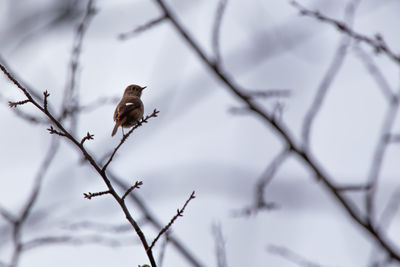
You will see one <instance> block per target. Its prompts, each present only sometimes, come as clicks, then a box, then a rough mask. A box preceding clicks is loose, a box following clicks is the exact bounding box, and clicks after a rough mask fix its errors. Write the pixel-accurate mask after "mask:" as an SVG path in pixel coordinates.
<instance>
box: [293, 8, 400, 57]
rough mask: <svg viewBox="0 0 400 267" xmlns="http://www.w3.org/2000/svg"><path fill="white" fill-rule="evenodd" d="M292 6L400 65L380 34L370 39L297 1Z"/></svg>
mask: <svg viewBox="0 0 400 267" xmlns="http://www.w3.org/2000/svg"><path fill="white" fill-rule="evenodd" d="M292 5H293V6H294V7H295V8H297V9H298V10H299V11H300V14H301V15H303V16H308V17H312V18H315V19H317V20H319V21H322V22H325V23H328V24H331V25H334V26H336V28H337V29H338V30H339V31H341V32H343V33H345V34H347V35H349V36H351V37H352V38H353V39H355V40H357V41H360V42H363V43H366V44H368V45H369V46H371V47H372V48H373V49H374V50H375V52H376V53H378V54H379V53H383V54H385V55H386V56H387V57H389V58H390V59H392V60H393V61H394V62H396V63H397V64H399V63H400V56H399V55H397V54H396V53H394V52H392V50H391V49H390V48H389V47H388V45H387V44H386V42H385V40H384V39H383V37H382V36H381V35H380V34H376V35H375V36H374V37H368V36H366V35H362V34H360V33H357V32H355V31H353V30H352V29H351V28H350V27H349V26H348V25H347V24H346V23H344V22H342V21H339V20H336V19H332V18H329V17H327V16H325V15H323V14H322V13H320V12H319V11H312V10H309V9H307V8H305V7H304V6H302V5H300V4H299V3H298V2H296V1H292Z"/></svg>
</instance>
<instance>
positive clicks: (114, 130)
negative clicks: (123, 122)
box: [111, 123, 119, 136]
mask: <svg viewBox="0 0 400 267" xmlns="http://www.w3.org/2000/svg"><path fill="white" fill-rule="evenodd" d="M118 127H119V125H118V123H116V124H115V126H114V129H113V131H112V134H111V136H114V135H115V134H116V133H117V130H118Z"/></svg>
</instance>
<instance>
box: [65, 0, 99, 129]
mask: <svg viewBox="0 0 400 267" xmlns="http://www.w3.org/2000/svg"><path fill="white" fill-rule="evenodd" d="M96 13H97V10H96V8H95V6H94V0H88V2H87V6H86V10H85V14H84V16H83V18H82V21H81V22H80V23H79V25H78V27H77V28H76V32H75V37H74V43H73V46H72V53H71V58H70V63H69V80H68V81H67V84H66V88H65V90H64V97H63V101H62V106H61V111H60V114H61V115H60V117H59V120H63V119H64V118H66V117H67V116H70V118H71V132H74V131H75V128H76V113H75V112H74V111H76V110H77V107H78V106H79V91H78V88H77V79H78V78H77V75H78V74H77V71H78V68H79V58H80V56H81V52H82V45H83V38H84V36H85V34H86V32H87V29H88V28H89V25H90V22H91V20H92V19H93V17H94V15H95V14H96Z"/></svg>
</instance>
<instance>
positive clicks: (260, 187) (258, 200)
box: [234, 149, 290, 216]
mask: <svg viewBox="0 0 400 267" xmlns="http://www.w3.org/2000/svg"><path fill="white" fill-rule="evenodd" d="M289 155H290V150H288V149H283V150H282V151H281V152H280V153H279V154H278V155H276V156H275V157H274V158H273V159H272V161H271V162H270V163H269V164H268V166H267V168H266V170H265V171H264V173H263V174H262V176H261V177H260V179H259V180H258V182H257V184H256V186H255V191H256V193H255V199H254V203H253V204H252V205H250V206H249V207H246V208H244V209H243V210H241V211H239V212H236V213H235V214H234V215H235V216H240V215H244V216H250V215H252V214H256V213H258V212H259V211H261V210H272V209H276V208H278V205H277V204H276V203H274V202H267V201H266V200H265V195H264V193H265V189H266V187H267V186H268V185H269V183H270V182H271V181H272V179H273V178H274V176H275V174H276V172H277V171H278V169H279V167H280V166H281V165H282V164H283V163H284V162H285V160H286V159H287V158H288V156H289Z"/></svg>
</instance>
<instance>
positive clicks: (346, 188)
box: [336, 184, 371, 192]
mask: <svg viewBox="0 0 400 267" xmlns="http://www.w3.org/2000/svg"><path fill="white" fill-rule="evenodd" d="M370 188H371V185H370V184H352V185H339V186H336V190H338V191H341V192H348V191H367V190H369V189H370Z"/></svg>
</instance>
